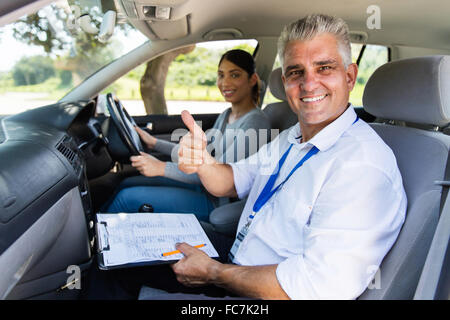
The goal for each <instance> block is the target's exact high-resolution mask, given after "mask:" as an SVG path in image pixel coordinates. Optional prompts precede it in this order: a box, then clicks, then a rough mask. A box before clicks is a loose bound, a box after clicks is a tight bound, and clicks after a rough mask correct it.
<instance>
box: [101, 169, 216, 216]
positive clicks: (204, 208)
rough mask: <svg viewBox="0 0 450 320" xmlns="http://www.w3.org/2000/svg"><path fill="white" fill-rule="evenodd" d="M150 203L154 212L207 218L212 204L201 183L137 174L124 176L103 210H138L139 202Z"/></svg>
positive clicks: (113, 211) (108, 211) (112, 211)
mask: <svg viewBox="0 0 450 320" xmlns="http://www.w3.org/2000/svg"><path fill="white" fill-rule="evenodd" d="M144 203H145V204H150V205H152V207H153V209H154V212H157V213H193V214H195V215H196V216H197V218H198V219H199V220H201V221H206V222H207V221H209V213H210V212H211V211H212V210H213V209H214V205H213V204H212V202H211V200H210V199H209V198H208V195H207V194H206V192H205V191H204V190H203V189H202V187H201V186H200V185H193V184H187V183H183V182H178V181H175V180H172V179H168V178H164V177H154V178H148V177H144V176H137V177H131V178H127V179H125V180H124V181H123V182H122V183H121V184H120V186H119V188H118V192H117V193H116V195H115V196H114V197H113V199H112V200H111V201H109V202H108V203H107V204H106V205H105V206H104V210H102V211H103V212H107V213H116V212H138V210H139V208H140V206H141V205H142V204H144Z"/></svg>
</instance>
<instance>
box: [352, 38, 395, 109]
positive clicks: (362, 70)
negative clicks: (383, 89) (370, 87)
mask: <svg viewBox="0 0 450 320" xmlns="http://www.w3.org/2000/svg"><path fill="white" fill-rule="evenodd" d="M358 47H359V50H358ZM361 48H362V45H361V44H357V45H355V44H352V56H353V62H355V63H356V59H357V58H358V55H359V52H360V50H361ZM386 62H388V48H387V47H385V46H377V45H367V46H366V49H365V50H364V53H363V55H362V58H361V61H360V62H359V67H358V77H357V78H356V84H355V87H354V88H353V90H352V92H351V93H350V102H351V103H352V104H353V105H354V106H362V105H363V103H362V97H363V93H364V88H365V86H366V83H367V80H369V77H370V76H371V75H372V73H374V71H375V70H376V69H377V68H378V67H379V66H381V65H383V64H385V63H386Z"/></svg>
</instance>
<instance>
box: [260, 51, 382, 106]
mask: <svg viewBox="0 0 450 320" xmlns="http://www.w3.org/2000/svg"><path fill="white" fill-rule="evenodd" d="M362 47H363V45H362V44H359V43H352V61H353V62H354V63H356V60H357V59H358V56H359V53H360V52H361V49H362ZM386 62H388V48H387V47H384V46H378V45H367V46H366V48H365V50H364V53H363V56H362V58H361V61H360V63H359V69H358V77H357V79H356V84H355V87H354V88H353V90H352V92H351V93H350V102H351V103H352V104H353V105H354V106H362V96H363V92H364V87H365V86H366V83H367V80H368V79H369V77H370V75H371V74H372V73H373V72H374V71H375V70H376V69H377V68H378V67H379V66H381V65H382V64H384V63H386ZM280 66H281V63H280V59H279V58H278V55H277V57H276V59H275V63H274V65H273V69H272V70H274V69H276V68H278V67H280ZM279 101H280V100H278V99H277V98H275V97H274V96H273V95H272V93H271V92H270V90H267V92H266V95H265V96H264V102H263V108H264V106H265V105H267V104H268V103H273V102H279Z"/></svg>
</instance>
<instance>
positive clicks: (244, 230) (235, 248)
mask: <svg viewBox="0 0 450 320" xmlns="http://www.w3.org/2000/svg"><path fill="white" fill-rule="evenodd" d="M249 226H250V224H249V223H247V224H246V225H245V226H244V227H243V228H242V229H241V231H239V233H238V235H237V237H236V240H234V243H233V246H232V247H231V249H230V252H229V253H228V259H229V260H230V261H231V262H233V260H234V256H235V255H236V252H237V251H238V249H239V246H240V245H241V242H242V241H243V240H244V238H245V237H246V236H247V233H248V228H249Z"/></svg>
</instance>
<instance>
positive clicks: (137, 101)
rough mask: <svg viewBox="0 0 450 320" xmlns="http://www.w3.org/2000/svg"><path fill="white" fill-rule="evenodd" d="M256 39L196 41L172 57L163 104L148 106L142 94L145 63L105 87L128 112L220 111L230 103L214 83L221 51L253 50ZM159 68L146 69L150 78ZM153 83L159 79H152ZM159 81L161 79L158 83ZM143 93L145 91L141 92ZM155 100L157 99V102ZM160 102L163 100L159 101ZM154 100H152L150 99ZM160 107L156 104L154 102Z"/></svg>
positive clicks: (154, 75) (143, 113) (195, 112)
mask: <svg viewBox="0 0 450 320" xmlns="http://www.w3.org/2000/svg"><path fill="white" fill-rule="evenodd" d="M257 44H258V42H257V41H256V40H229V41H213V42H204V43H198V44H196V45H195V47H193V48H192V47H191V49H192V50H191V51H190V52H189V53H180V54H178V55H176V56H175V58H173V60H172V61H171V62H169V63H170V66H169V68H168V72H167V74H166V79H165V82H164V84H165V86H164V99H162V100H165V104H166V109H165V108H159V109H156V110H155V109H151V108H147V109H146V106H145V104H146V103H147V101H146V102H144V99H145V97H144V99H143V98H142V95H141V80H142V79H143V76H144V73H145V71H146V69H147V63H144V64H142V65H140V66H138V67H137V68H135V69H134V70H132V71H130V72H129V73H128V74H126V75H124V76H123V77H121V78H120V79H118V80H117V81H115V82H114V83H113V84H112V85H111V86H109V87H108V88H106V89H105V90H104V93H106V92H111V91H112V92H115V93H116V95H117V97H118V98H119V99H120V100H121V101H122V102H123V104H124V106H125V107H126V108H127V111H128V112H129V113H130V115H146V114H166V113H167V114H169V115H174V114H180V113H181V111H182V110H188V111H189V112H191V113H193V114H199V113H221V112H222V111H224V110H225V109H226V108H228V107H229V106H230V104H229V103H227V102H225V100H224V99H223V97H222V95H221V94H220V91H219V89H218V88H217V85H216V80H217V67H218V63H219V60H220V57H221V56H222V54H224V53H225V52H226V51H228V50H231V49H243V50H246V51H248V52H249V53H251V54H253V52H254V50H255V48H256V46H257ZM159 72H160V71H154V70H151V72H150V69H149V74H151V73H152V78H155V77H156V78H157V77H159V76H157V74H158V73H159ZM154 82H155V84H156V82H158V81H154ZM159 84H161V83H159ZM144 95H145V94H144ZM157 103H158V102H156V104H157ZM160 103H163V102H160ZM150 104H154V101H152V102H150ZM157 107H159V105H158V106H157Z"/></svg>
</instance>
